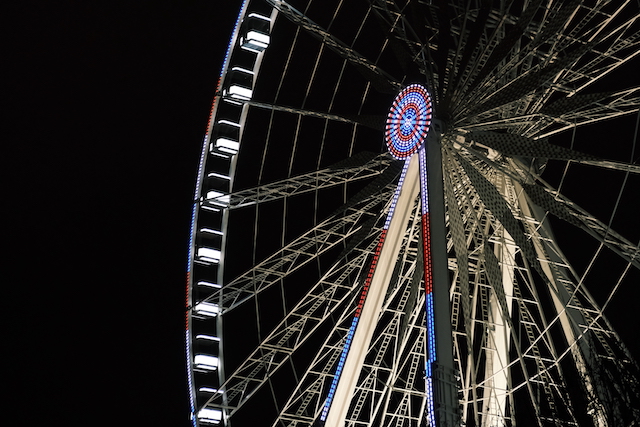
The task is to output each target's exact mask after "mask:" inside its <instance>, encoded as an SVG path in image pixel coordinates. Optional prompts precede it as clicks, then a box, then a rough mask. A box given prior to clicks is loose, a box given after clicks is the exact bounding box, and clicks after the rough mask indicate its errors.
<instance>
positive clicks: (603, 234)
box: [522, 184, 640, 269]
mask: <svg viewBox="0 0 640 427" xmlns="http://www.w3.org/2000/svg"><path fill="white" fill-rule="evenodd" d="M522 186H523V187H524V189H525V191H526V193H527V195H528V196H529V197H530V198H531V200H532V201H533V202H534V203H536V204H537V205H539V206H541V207H543V208H544V209H546V210H548V211H549V212H551V213H552V214H553V215H555V216H557V217H558V218H560V219H563V220H565V221H567V222H569V223H570V224H573V225H575V226H577V227H579V228H581V229H582V230H584V231H586V232H587V233H588V234H589V235H591V236H592V237H594V238H595V239H596V240H598V241H599V242H600V243H602V244H603V245H605V246H606V247H608V248H609V249H611V250H612V251H613V252H615V253H616V254H617V255H619V256H620V257H621V258H622V259H624V260H625V261H627V262H629V263H631V264H633V266H634V267H636V268H638V269H640V254H639V253H638V247H637V245H634V244H633V243H631V242H630V241H628V240H627V239H625V238H624V237H623V236H621V235H620V234H618V233H617V232H615V231H614V230H612V229H611V227H609V226H607V225H606V224H604V223H603V222H602V221H600V220H598V219H597V218H596V217H594V216H593V215H591V214H589V213H588V212H587V211H585V210H584V209H582V208H580V207H579V206H578V205H576V204H575V203H573V202H571V201H570V200H569V199H567V198H566V197H565V196H563V195H562V194H559V193H558V192H557V191H556V192H553V191H551V192H550V191H549V190H548V189H545V188H543V187H541V186H538V185H530V184H522Z"/></svg>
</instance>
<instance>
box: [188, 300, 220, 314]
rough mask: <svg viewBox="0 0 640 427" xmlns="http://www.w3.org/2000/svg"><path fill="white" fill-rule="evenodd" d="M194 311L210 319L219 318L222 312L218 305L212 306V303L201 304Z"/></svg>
mask: <svg viewBox="0 0 640 427" xmlns="http://www.w3.org/2000/svg"><path fill="white" fill-rule="evenodd" d="M193 310H194V311H195V312H196V313H198V314H201V315H203V316H209V317H214V316H217V315H218V313H219V312H220V308H219V307H218V304H212V303H210V302H199V303H197V304H196V306H195V307H194V309H193Z"/></svg>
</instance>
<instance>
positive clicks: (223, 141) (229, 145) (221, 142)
mask: <svg viewBox="0 0 640 427" xmlns="http://www.w3.org/2000/svg"><path fill="white" fill-rule="evenodd" d="M216 148H218V149H220V150H223V151H227V152H232V153H233V154H236V153H237V152H238V150H239V149H240V143H239V142H237V141H232V140H230V139H227V138H218V139H217V140H216Z"/></svg>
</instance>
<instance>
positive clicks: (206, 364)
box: [193, 354, 218, 371]
mask: <svg viewBox="0 0 640 427" xmlns="http://www.w3.org/2000/svg"><path fill="white" fill-rule="evenodd" d="M193 364H194V365H195V366H196V368H200V369H205V370H207V371H214V370H216V369H218V358H217V357H216V356H209V355H208V354H196V356H195V357H194V358H193Z"/></svg>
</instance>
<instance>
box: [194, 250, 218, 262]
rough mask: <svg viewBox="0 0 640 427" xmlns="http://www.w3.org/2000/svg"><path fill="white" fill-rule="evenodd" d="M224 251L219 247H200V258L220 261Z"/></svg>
mask: <svg viewBox="0 0 640 427" xmlns="http://www.w3.org/2000/svg"><path fill="white" fill-rule="evenodd" d="M221 254H222V253H221V252H220V251H219V250H217V249H211V248H198V258H202V259H203V260H207V261H213V262H218V261H220V255H221Z"/></svg>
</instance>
